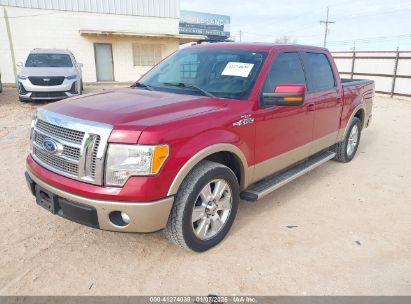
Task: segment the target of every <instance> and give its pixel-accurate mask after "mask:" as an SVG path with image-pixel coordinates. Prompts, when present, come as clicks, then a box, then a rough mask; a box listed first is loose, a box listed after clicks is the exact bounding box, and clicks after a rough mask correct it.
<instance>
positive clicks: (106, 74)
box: [94, 43, 114, 81]
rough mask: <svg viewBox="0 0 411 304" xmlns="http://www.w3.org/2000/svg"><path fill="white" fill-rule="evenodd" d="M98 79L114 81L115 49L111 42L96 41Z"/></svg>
mask: <svg viewBox="0 0 411 304" xmlns="http://www.w3.org/2000/svg"><path fill="white" fill-rule="evenodd" d="M94 53H95V54H94V55H95V58H96V73H97V81H113V80H114V73H113V71H114V67H113V49H112V47H111V44H110V43H95V44H94Z"/></svg>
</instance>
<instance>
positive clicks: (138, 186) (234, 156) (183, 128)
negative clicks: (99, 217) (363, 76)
mask: <svg viewBox="0 0 411 304" xmlns="http://www.w3.org/2000/svg"><path fill="white" fill-rule="evenodd" d="M196 47H205V48H237V49H247V50H256V51H267V52H268V53H269V55H268V57H267V60H266V62H265V63H264V65H263V67H262V69H261V72H260V75H259V77H258V79H257V81H256V83H255V86H254V88H253V90H252V92H251V94H250V96H249V98H248V99H247V100H232V99H222V98H210V97H204V96H192V95H181V94H174V93H166V92H154V91H146V90H138V89H133V88H125V89H119V90H112V91H110V90H109V91H104V92H100V93H94V94H89V95H86V96H83V97H79V98H78V97H75V98H71V99H70V100H66V101H62V102H59V103H55V104H50V105H48V106H47V110H48V111H51V112H55V113H59V114H62V115H66V116H70V117H75V118H76V119H83V120H87V121H96V122H99V123H103V124H109V125H111V126H113V130H112V132H111V134H110V137H109V139H108V142H109V143H127V144H137V143H138V144H168V145H169V147H170V156H169V158H168V160H167V162H166V163H165V164H164V166H163V167H162V169H161V171H160V173H159V174H158V175H156V176H149V177H131V178H130V179H129V180H128V181H127V183H126V184H125V185H124V186H123V187H106V186H98V185H92V184H88V183H84V182H80V181H76V180H72V179H70V178H66V177H63V176H61V175H58V174H55V173H53V172H50V171H49V170H47V169H45V168H43V167H42V166H40V165H39V164H37V163H36V162H35V161H34V160H33V159H32V157H31V156H29V157H28V158H27V168H28V171H29V172H30V173H31V174H32V175H33V176H35V177H36V178H37V179H39V180H41V181H42V182H43V183H44V184H47V185H50V187H54V188H55V189H59V190H60V191H63V192H64V193H72V194H73V195H75V196H79V197H84V198H88V199H91V200H94V205H97V206H98V204H99V203H98V202H99V201H101V200H108V201H115V202H121V203H127V202H130V203H131V202H134V203H135V202H139V203H150V202H153V201H160V202H161V201H162V200H164V199H166V198H171V203H170V202H169V204H170V206H171V204H172V198H173V196H174V195H175V194H176V193H177V191H178V189H179V187H180V185H181V183H182V181H183V180H184V178H185V177H186V176H187V174H188V173H189V172H190V170H191V169H192V168H193V167H194V166H195V165H196V164H197V163H199V162H200V161H201V160H203V159H206V158H213V159H215V158H216V159H218V157H219V156H221V155H225V156H228V157H229V158H230V160H231V165H232V166H233V169H234V170H235V173H236V174H237V176H238V178H239V182H240V189H241V190H244V189H246V188H247V187H248V186H249V185H250V184H252V183H253V182H256V181H258V180H260V179H261V178H264V177H266V176H268V175H271V174H273V173H275V172H276V171H279V170H282V169H284V168H286V167H288V166H290V165H291V164H293V163H296V162H298V161H300V160H302V159H304V158H307V157H308V156H310V155H312V154H314V153H316V152H318V151H320V150H322V149H324V148H327V147H329V146H332V145H333V144H335V143H337V142H339V141H341V140H342V139H343V138H344V134H345V132H346V130H347V126H348V125H349V122H350V121H351V120H352V119H353V117H355V116H357V117H359V118H360V119H361V120H362V124H363V126H364V127H366V126H368V123H369V119H370V117H371V106H372V97H373V89H374V85H373V83H372V82H368V81H364V82H353V83H343V82H342V81H341V79H340V77H339V74H338V71H337V68H336V66H335V64H334V61H333V59H332V57H331V55H330V54H329V52H328V50H326V49H323V48H317V47H306V46H296V45H273V44H237V43H221V44H208V45H201V46H196ZM304 51H307V52H320V53H324V54H326V56H327V58H328V59H329V61H330V63H331V66H332V69H333V74H334V77H335V80H336V87H335V88H334V89H332V90H329V91H325V92H310V90H309V89H308V91H307V92H306V95H305V102H304V104H303V105H301V106H290V107H287V106H273V107H262V106H261V103H260V97H261V91H262V87H263V84H264V81H265V79H266V76H267V74H268V71H269V69H270V66H271V63H272V62H273V60H275V58H276V56H277V55H278V54H280V53H282V52H304ZM268 130H269V132H268ZM167 210H168V211H169V208H166V209H165V213H167ZM166 215H167V214H166ZM161 218H162V220H161V222H160V223H158V224H157V225H156V226H155V227H154V228H155V229H154V228H153V229H137V228H135V227H134V228H130V227H129V228H127V227H126V228H124V229H122V230H123V231H149V230H158V229H161V228H163V227H165V225H166V222H167V217H166V216H162V217H161ZM102 228H103V229H109V230H116V229H110V227H102ZM111 228H112V227H111Z"/></svg>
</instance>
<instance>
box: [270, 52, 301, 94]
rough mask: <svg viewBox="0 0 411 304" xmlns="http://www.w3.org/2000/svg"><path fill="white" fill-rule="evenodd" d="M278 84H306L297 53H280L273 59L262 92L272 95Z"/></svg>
mask: <svg viewBox="0 0 411 304" xmlns="http://www.w3.org/2000/svg"><path fill="white" fill-rule="evenodd" d="M278 84H304V85H305V84H306V80H305V75H304V70H303V67H302V64H301V60H300V56H299V55H298V53H296V52H289V53H281V54H279V55H278V56H277V57H276V58H275V59H274V62H273V63H272V65H271V68H270V71H269V72H268V75H267V78H266V80H265V83H264V87H263V92H264V93H273V92H274V91H275V88H276V86H277V85H278Z"/></svg>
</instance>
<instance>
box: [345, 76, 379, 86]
mask: <svg viewBox="0 0 411 304" xmlns="http://www.w3.org/2000/svg"><path fill="white" fill-rule="evenodd" d="M341 82H342V86H343V87H348V86H354V85H363V84H371V83H374V81H373V80H369V79H351V78H341Z"/></svg>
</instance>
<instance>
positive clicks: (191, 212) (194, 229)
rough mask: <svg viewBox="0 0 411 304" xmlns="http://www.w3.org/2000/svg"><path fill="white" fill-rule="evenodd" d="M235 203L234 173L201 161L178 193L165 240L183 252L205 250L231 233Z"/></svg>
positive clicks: (237, 187)
mask: <svg viewBox="0 0 411 304" xmlns="http://www.w3.org/2000/svg"><path fill="white" fill-rule="evenodd" d="M238 202H239V185H238V180H237V177H236V176H235V174H234V172H233V171H232V170H231V169H230V168H228V167H226V166H224V165H221V164H219V163H215V162H211V161H202V162H201V163H199V164H198V165H197V166H196V167H195V168H194V169H193V170H192V171H191V172H190V174H189V175H188V176H187V178H186V179H185V180H184V182H183V183H182V185H181V187H180V190H179V191H178V193H177V196H176V199H175V202H174V205H173V208H172V210H171V213H170V217H169V220H168V224H167V227H166V229H165V233H166V236H167V238H168V239H169V240H171V241H172V242H173V243H175V244H176V245H178V246H180V247H182V248H185V249H189V250H193V251H197V252H202V251H205V250H208V249H210V248H211V247H213V246H215V245H217V244H218V243H219V242H221V241H222V240H223V239H224V237H225V236H226V234H227V233H228V231H229V230H230V228H231V225H232V224H233V221H234V218H235V216H236V213H237V208H238Z"/></svg>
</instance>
